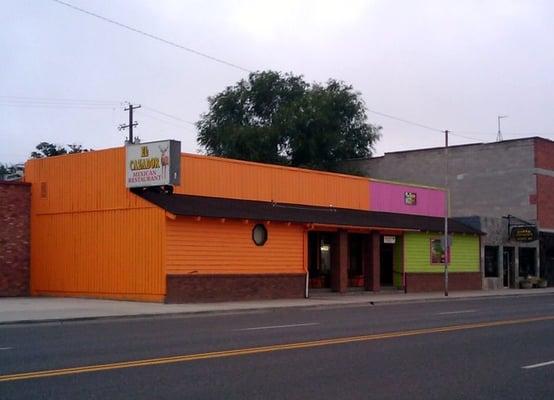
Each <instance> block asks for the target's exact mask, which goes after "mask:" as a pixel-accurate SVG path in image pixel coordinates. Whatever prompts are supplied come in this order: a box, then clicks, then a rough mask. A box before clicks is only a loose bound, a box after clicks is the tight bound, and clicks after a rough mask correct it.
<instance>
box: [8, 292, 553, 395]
mask: <svg viewBox="0 0 554 400" xmlns="http://www.w3.org/2000/svg"><path fill="white" fill-rule="evenodd" d="M553 338H554V296H553V295H538V296H527V297H510V298H495V299H472V300H451V299H449V300H446V301H440V302H421V303H410V304H407V303H404V304H395V305H370V304H367V305H357V306H343V307H337V306H334V307H326V308H288V309H281V310H274V311H263V312H262V311H260V312H242V313H227V314H219V315H217V314H209V315H197V316H182V315H181V316H164V317H155V318H134V319H110V320H96V321H81V322H65V323H44V324H29V325H25V324H22V325H17V324H14V325H0V350H1V351H0V399H34V398H45V399H49V398H51V399H76V398H79V399H87V398H90V399H105V398H109V399H152V398H175V399H306V398H320V399H335V398H340V399H346V398H348V399H368V398H375V399H444V398H449V399H551V398H554V379H552V378H553V377H554V343H553V341H554V339H553Z"/></svg>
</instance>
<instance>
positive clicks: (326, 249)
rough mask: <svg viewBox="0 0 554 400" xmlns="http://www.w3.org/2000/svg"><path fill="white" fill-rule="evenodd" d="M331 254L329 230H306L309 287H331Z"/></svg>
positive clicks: (331, 241) (331, 243)
mask: <svg viewBox="0 0 554 400" xmlns="http://www.w3.org/2000/svg"><path fill="white" fill-rule="evenodd" d="M332 256H333V234H332V233H329V232H308V271H309V273H310V282H309V283H310V288H330V287H331V262H332V259H333V258H332Z"/></svg>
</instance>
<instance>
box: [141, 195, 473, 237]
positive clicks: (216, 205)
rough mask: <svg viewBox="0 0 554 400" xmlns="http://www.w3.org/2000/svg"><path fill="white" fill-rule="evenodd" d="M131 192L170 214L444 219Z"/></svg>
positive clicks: (424, 223)
mask: <svg viewBox="0 0 554 400" xmlns="http://www.w3.org/2000/svg"><path fill="white" fill-rule="evenodd" d="M134 193H136V194H137V195H139V196H141V197H142V198H144V199H146V200H148V201H150V202H151V203H153V204H155V205H157V206H158V207H160V208H163V209H164V210H166V211H168V212H170V213H172V214H175V215H183V216H192V217H211V218H235V219H249V220H258V221H281V222H296V223H305V224H319V225H337V226H344V227H358V228H359V227H367V228H384V229H408V230H419V231H429V232H443V231H444V219H443V218H440V217H427V216H421V215H408V214H396V213H387V212H377V211H363V210H353V209H348V208H333V207H316V206H306V205H301V204H287V203H272V202H266V201H253V200H237V199H228V198H220V197H204V196H191V195H184V194H165V193H157V192H153V191H137V190H135V191H134ZM448 224H449V229H448V230H449V231H450V232H456V233H469V234H483V233H482V232H481V231H479V230H477V229H474V228H472V227H470V226H467V225H465V224H462V223H461V222H459V221H456V220H453V219H449V222H448Z"/></svg>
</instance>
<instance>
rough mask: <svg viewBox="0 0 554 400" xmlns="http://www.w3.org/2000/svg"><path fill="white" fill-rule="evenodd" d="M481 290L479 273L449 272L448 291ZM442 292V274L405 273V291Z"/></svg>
mask: <svg viewBox="0 0 554 400" xmlns="http://www.w3.org/2000/svg"><path fill="white" fill-rule="evenodd" d="M482 288H483V284H482V280H481V273H480V272H450V273H449V274H448V290H481V289H482ZM442 290H444V274H442V273H407V274H406V291H407V292H409V293H413V292H438V291H442Z"/></svg>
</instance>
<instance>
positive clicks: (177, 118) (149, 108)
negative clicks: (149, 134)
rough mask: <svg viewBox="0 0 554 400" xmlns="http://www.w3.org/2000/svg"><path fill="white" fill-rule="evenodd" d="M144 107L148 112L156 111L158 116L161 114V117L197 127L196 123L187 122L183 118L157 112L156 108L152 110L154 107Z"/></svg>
mask: <svg viewBox="0 0 554 400" xmlns="http://www.w3.org/2000/svg"><path fill="white" fill-rule="evenodd" d="M143 107H144V108H146V109H148V110H150V111H154V112H156V113H158V114H160V115H163V116H165V117H168V118H172V119H175V120H177V121H181V122H185V123H187V124H189V125H192V126H194V127H196V124H195V123H194V122H191V121H187V120H185V119H183V118H180V117H177V116H175V115H172V114H168V113H166V112H163V111H160V110H156V109H155V108H152V107H148V106H143Z"/></svg>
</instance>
